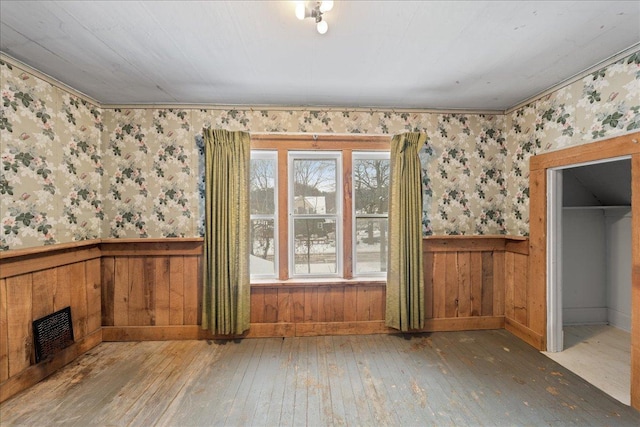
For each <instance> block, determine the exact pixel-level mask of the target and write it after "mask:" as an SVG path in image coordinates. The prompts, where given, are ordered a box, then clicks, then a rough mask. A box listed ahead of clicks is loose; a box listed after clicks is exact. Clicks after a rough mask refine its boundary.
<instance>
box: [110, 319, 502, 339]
mask: <svg viewBox="0 0 640 427" xmlns="http://www.w3.org/2000/svg"><path fill="white" fill-rule="evenodd" d="M504 324H505V319H504V316H483V317H460V318H455V319H428V320H426V321H425V327H424V329H421V330H416V331H412V333H422V332H436V331H464V330H481V329H502V328H503V327H504ZM393 333H398V331H397V330H396V329H393V328H389V327H387V326H385V324H384V321H383V320H373V321H360V322H307V323H293V322H282V323H252V324H251V327H250V329H249V331H248V332H247V333H246V334H244V335H240V336H235V337H228V336H214V335H212V334H210V333H209V332H208V331H206V330H203V329H202V328H201V327H200V326H199V325H182V326H120V327H118V326H105V327H103V328H102V341H103V342H122V341H164V340H196V339H217V338H218V339H230V338H268V337H311V336H321V335H366V334H393Z"/></svg>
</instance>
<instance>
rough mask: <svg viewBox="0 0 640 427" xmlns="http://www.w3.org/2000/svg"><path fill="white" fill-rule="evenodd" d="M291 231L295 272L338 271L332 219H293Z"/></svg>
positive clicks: (316, 273) (332, 272)
mask: <svg viewBox="0 0 640 427" xmlns="http://www.w3.org/2000/svg"><path fill="white" fill-rule="evenodd" d="M293 232H294V235H295V238H294V240H293V246H294V248H293V249H294V252H295V254H294V273H295V274H311V275H320V274H335V273H336V272H337V271H338V266H337V256H336V221H335V220H334V219H325V218H309V219H306V218H305V219H295V220H294V223H293Z"/></svg>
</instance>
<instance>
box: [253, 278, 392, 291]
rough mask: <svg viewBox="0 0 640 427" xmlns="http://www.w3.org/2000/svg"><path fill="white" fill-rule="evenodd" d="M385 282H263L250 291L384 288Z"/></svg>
mask: <svg viewBox="0 0 640 427" xmlns="http://www.w3.org/2000/svg"><path fill="white" fill-rule="evenodd" d="M386 285H387V281H386V280H358V279H350V280H347V279H344V280H342V279H340V280H335V281H316V282H313V281H297V280H295V279H292V280H287V281H282V282H264V283H252V284H251V289H258V288H272V289H299V288H352V287H357V286H367V287H373V286H378V287H381V288H383V287H385V286H386Z"/></svg>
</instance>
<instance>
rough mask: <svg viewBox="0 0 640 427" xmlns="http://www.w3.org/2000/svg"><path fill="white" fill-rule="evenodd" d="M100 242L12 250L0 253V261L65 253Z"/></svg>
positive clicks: (90, 241)
mask: <svg viewBox="0 0 640 427" xmlns="http://www.w3.org/2000/svg"><path fill="white" fill-rule="evenodd" d="M100 242H102V240H101V239H93V240H82V241H79V242H70V243H57V244H55V245H46V246H36V247H32V248H25V249H12V250H8V251H1V252H0V261H3V260H5V259H10V258H17V257H26V256H31V255H42V254H45V253H49V252H58V251H65V250H67V249H78V248H84V247H87V246H95V245H97V244H99V243H100Z"/></svg>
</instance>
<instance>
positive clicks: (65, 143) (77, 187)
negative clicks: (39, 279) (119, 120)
mask: <svg viewBox="0 0 640 427" xmlns="http://www.w3.org/2000/svg"><path fill="white" fill-rule="evenodd" d="M0 72H1V74H0V76H1V82H2V83H1V90H2V107H1V109H0V137H1V142H0V153H1V156H2V169H1V170H0V197H1V200H2V203H1V204H0V220H1V221H2V229H1V230H2V231H1V235H0V249H2V250H6V249H14V248H19V247H30V246H38V245H42V244H53V243H59V242H69V241H73V240H81V239H90V238H96V237H98V236H100V225H101V221H102V217H103V212H102V191H101V188H100V180H101V175H102V174H103V173H104V169H103V167H102V161H101V151H102V150H101V147H100V137H101V136H100V135H101V131H102V129H103V126H102V122H101V120H102V119H101V112H100V109H99V108H97V107H96V106H94V105H91V104H89V103H87V102H86V101H84V100H81V99H79V98H77V97H75V96H74V95H71V94H70V93H68V92H66V91H64V90H62V89H59V88H57V87H54V86H52V85H50V84H49V83H46V82H45V81H43V80H41V79H39V78H37V77H35V76H34V75H32V74H29V73H28V72H25V71H23V70H21V69H19V68H17V67H14V66H12V65H11V64H10V63H8V62H5V61H0Z"/></svg>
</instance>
